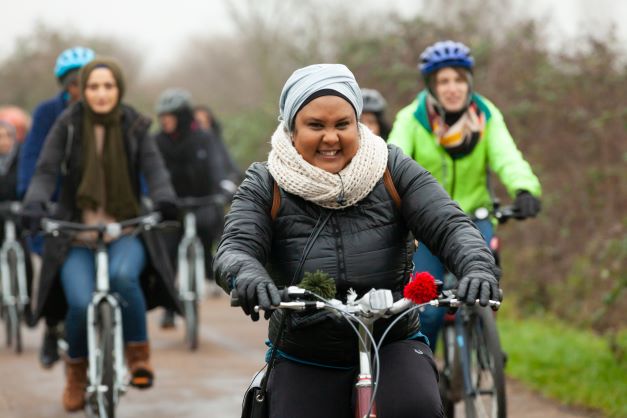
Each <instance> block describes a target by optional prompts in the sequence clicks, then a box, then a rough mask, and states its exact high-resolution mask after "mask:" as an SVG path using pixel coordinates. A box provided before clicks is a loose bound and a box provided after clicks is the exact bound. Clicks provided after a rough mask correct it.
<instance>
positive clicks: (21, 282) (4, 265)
mask: <svg viewBox="0 0 627 418" xmlns="http://www.w3.org/2000/svg"><path fill="white" fill-rule="evenodd" d="M20 209H21V205H20V203H19V202H4V203H2V204H1V205H0V216H1V217H2V218H3V219H4V242H3V243H2V247H0V281H1V282H2V283H1V286H0V292H2V294H1V296H0V315H1V316H2V319H3V320H4V324H5V332H6V344H7V347H11V346H12V347H13V349H14V350H15V352H16V353H18V354H19V353H21V352H22V322H23V318H24V314H25V310H26V307H27V306H28V303H29V297H28V289H27V287H26V286H27V285H26V259H25V255H24V250H23V249H22V246H21V244H20V243H19V241H18V240H17V228H16V221H17V219H18V217H19V214H20Z"/></svg>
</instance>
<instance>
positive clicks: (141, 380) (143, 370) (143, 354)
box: [126, 341, 154, 389]
mask: <svg viewBox="0 0 627 418" xmlns="http://www.w3.org/2000/svg"><path fill="white" fill-rule="evenodd" d="M126 362H127V364H128V369H129V372H130V373H131V385H132V386H135V387H136V388H139V389H147V388H149V387H151V386H152V381H153V380H154V371H153V369H152V366H151V365H150V345H149V344H148V341H145V342H140V343H128V344H126Z"/></svg>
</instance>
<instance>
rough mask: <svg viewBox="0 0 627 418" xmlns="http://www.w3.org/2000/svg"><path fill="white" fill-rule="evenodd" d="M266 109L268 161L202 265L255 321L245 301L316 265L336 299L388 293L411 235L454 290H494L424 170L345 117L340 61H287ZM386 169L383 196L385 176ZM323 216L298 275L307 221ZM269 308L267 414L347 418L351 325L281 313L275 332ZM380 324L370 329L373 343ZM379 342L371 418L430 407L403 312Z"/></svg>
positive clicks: (492, 273)
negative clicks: (270, 129) (271, 108)
mask: <svg viewBox="0 0 627 418" xmlns="http://www.w3.org/2000/svg"><path fill="white" fill-rule="evenodd" d="M279 110H280V114H281V116H280V123H279V126H278V128H277V130H276V131H275V132H274V134H273V136H272V151H271V152H270V155H269V157H268V162H267V163H255V164H253V165H252V166H251V167H250V168H249V169H248V171H247V173H246V179H245V180H244V182H243V183H242V185H241V186H240V188H239V191H238V192H237V194H236V195H235V198H234V200H233V205H232V206H231V211H230V212H229V214H228V215H227V218H226V225H225V231H224V235H223V237H222V241H221V243H220V246H219V248H218V251H217V255H216V259H215V263H214V269H215V272H216V274H215V277H216V278H217V279H218V281H219V282H220V284H221V285H222V287H223V288H224V289H225V290H227V291H231V290H234V292H235V293H236V294H237V296H238V298H239V300H240V302H241V304H242V307H243V309H244V312H245V313H246V314H247V315H250V316H251V318H252V319H253V320H257V319H259V315H258V314H257V313H256V312H255V311H254V310H253V307H254V306H255V305H260V306H261V307H262V308H264V309H268V310H266V311H265V312H266V317H268V316H269V315H268V312H270V310H269V308H270V306H271V305H276V304H278V303H279V301H280V297H279V293H278V290H277V287H284V286H287V285H289V284H290V283H291V282H292V281H293V282H294V283H298V282H300V280H301V279H302V276H303V272H315V271H317V270H321V271H322V272H324V273H326V274H328V275H329V276H330V277H332V278H333V279H334V280H335V283H336V289H337V293H336V295H335V297H336V298H338V299H341V300H346V295H347V292H348V290H349V289H351V288H352V289H354V290H355V291H356V292H357V293H358V294H359V295H362V294H363V293H365V292H367V291H368V290H370V289H371V288H379V289H381V288H386V289H391V290H392V291H393V293H394V295H395V298H400V297H402V296H401V292H402V289H403V286H404V285H405V284H406V283H407V282H408V280H409V277H410V273H411V271H412V262H411V255H412V254H413V250H414V248H413V240H412V239H411V238H410V236H411V234H413V236H415V237H417V238H419V239H420V240H421V241H422V242H424V243H425V244H426V245H428V246H429V248H431V249H432V250H433V251H434V252H435V253H437V254H439V255H440V257H441V259H442V260H444V262H445V263H446V265H447V267H448V268H449V269H450V270H451V271H452V272H453V273H455V274H456V275H457V276H458V277H462V278H463V279H462V280H461V284H460V288H459V294H460V297H462V298H464V299H466V300H469V301H471V300H472V301H474V300H475V299H477V298H479V299H480V300H481V302H482V303H483V304H486V303H487V300H488V298H492V299H495V298H498V281H497V278H498V269H497V268H496V266H495V265H494V259H493V258H492V255H491V254H490V251H489V250H488V248H487V247H486V245H485V243H484V241H483V239H482V238H481V235H480V234H479V232H478V231H477V229H476V228H475V227H474V226H473V224H472V222H471V221H470V219H469V218H468V217H467V216H466V215H464V213H463V212H462V211H461V210H460V209H459V207H458V206H457V205H456V204H455V203H454V202H453V201H452V200H451V199H450V197H449V196H448V195H447V194H446V192H444V190H443V189H442V188H441V187H440V186H439V185H438V183H437V181H436V180H435V179H434V178H433V177H432V176H431V175H430V174H429V173H428V172H427V171H426V170H424V169H423V168H422V167H420V166H419V165H418V164H417V163H415V162H414V161H413V160H412V159H410V158H409V157H407V156H405V155H403V153H402V152H401V151H400V149H399V148H397V147H395V146H391V145H386V144H385V142H384V141H383V139H381V138H380V137H378V136H376V135H374V134H373V133H372V132H371V131H370V130H369V129H368V128H367V127H366V126H365V125H362V124H360V123H358V120H359V116H360V114H361V111H362V96H361V91H360V89H359V86H358V85H357V82H356V81H355V78H354V76H353V74H352V73H351V72H350V71H349V70H348V68H346V67H345V66H343V65H339V64H318V65H312V66H309V67H305V68H301V69H299V70H297V71H296V72H294V74H293V75H292V76H291V77H290V78H289V79H288V80H287V83H286V84H285V87H284V88H283V91H282V93H281V98H280V101H279ZM388 173H389V175H390V177H391V179H392V181H393V183H394V186H393V188H392V190H393V191H391V190H390V187H389V185H388V187H386V185H384V181H383V178H384V175H385V176H388ZM395 194H397V196H394V195H395ZM393 196H394V197H393ZM399 196H400V199H399V198H398V197H399ZM327 217H328V221H327V222H326V223H323V225H324V226H323V227H322V230H321V232H320V234H319V236H318V238H317V239H316V240H315V241H314V242H313V244H310V245H311V250H310V251H309V252H308V255H307V257H306V259H305V261H304V264H303V268H302V270H301V271H297V265H298V264H299V263H298V261H299V259H300V258H301V255H302V254H303V251H304V248H305V246H306V245H307V242H308V238H309V236H310V234H311V232H312V230H314V229H316V227H319V225H320V223H321V222H320V221H321V220H322V219H325V218H327ZM266 266H267V267H268V270H266ZM268 271H270V272H271V274H272V277H271V276H270V274H269V273H268ZM282 315H283V314H282V313H281V312H280V311H276V312H275V313H274V314H272V318H271V320H270V327H269V339H270V343H271V344H276V345H277V347H278V356H279V358H278V360H277V361H276V363H275V367H274V368H273V369H272V371H271V372H270V377H269V382H268V397H269V409H270V411H269V413H270V416H271V417H273V418H282V417H285V418H288V417H289V418H291V417H296V416H298V417H326V418H329V417H331V418H332V417H342V418H346V417H350V416H352V412H351V390H352V385H353V383H354V379H355V373H356V371H357V370H358V362H357V339H356V336H355V334H354V332H353V330H352V329H351V328H350V325H348V324H347V322H346V321H345V320H344V319H342V318H338V317H336V316H334V315H331V314H327V313H324V312H322V313H321V312H316V313H313V314H299V315H291V316H290V317H289V319H288V320H287V321H286V323H287V325H286V327H285V330H284V332H283V335H282V337H281V338H280V341H277V335H278V333H279V329H278V328H279V324H280V323H281V317H282ZM379 322H381V321H379ZM383 322H385V321H383ZM387 324H389V322H386V323H383V324H380V325H381V328H378V327H377V326H375V337H376V338H379V337H380V333H381V330H382V329H383V328H384V327H385V325H387ZM386 341H387V343H386V344H385V345H384V346H383V348H382V349H381V352H380V360H381V368H380V370H381V375H380V380H379V389H378V391H377V406H378V413H379V414H380V416H382V417H390V416H393V417H412V418H413V417H416V416H421V417H440V416H442V415H443V412H442V404H441V401H440V397H439V393H438V385H437V372H436V368H435V364H434V362H433V358H432V353H431V351H430V349H429V347H428V345H427V344H426V339H425V337H424V335H423V334H421V333H420V323H419V319H418V315H417V314H414V315H406V316H405V318H404V319H403V320H401V321H400V322H399V323H398V324H397V325H396V326H395V327H394V328H393V330H392V332H391V333H390V335H388V337H386Z"/></svg>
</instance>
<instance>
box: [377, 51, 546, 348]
mask: <svg viewBox="0 0 627 418" xmlns="http://www.w3.org/2000/svg"><path fill="white" fill-rule="evenodd" d="M473 66H474V59H473V58H472V56H471V55H470V50H469V49H468V47H466V46H465V45H464V44H462V43H459V42H453V41H442V42H436V43H435V44H433V45H432V46H429V47H428V48H427V49H425V51H424V52H423V53H422V54H421V55H420V63H419V65H418V68H419V69H420V72H421V73H422V76H423V79H424V82H425V86H426V88H425V89H424V90H423V91H421V92H420V93H419V94H418V96H417V97H416V99H415V100H414V101H413V102H412V103H411V104H410V105H409V106H407V107H405V108H403V109H402V110H401V111H400V112H399V113H398V114H397V116H396V120H395V122H394V125H393V127H392V132H391V133H390V137H389V140H388V141H389V143H391V144H394V145H397V146H399V147H400V148H402V149H403V151H404V152H405V153H406V154H407V155H409V156H411V157H412V158H413V159H415V160H416V161H417V162H418V163H419V164H421V165H422V166H423V167H424V168H426V169H427V170H428V171H430V172H431V174H433V176H434V177H435V178H436V179H437V180H438V181H439V182H440V183H441V184H442V186H443V187H444V189H446V191H447V192H448V193H449V194H450V195H451V197H452V198H453V199H454V200H455V201H457V202H458V203H459V205H460V207H461V208H462V210H463V211H464V212H466V213H468V214H473V213H474V212H475V210H477V209H478V208H491V207H492V198H491V193H490V188H489V183H488V178H489V172H490V171H492V172H495V173H496V174H497V175H498V177H499V178H500V180H501V182H502V183H503V184H504V185H505V187H506V189H507V191H508V193H509V195H510V196H511V197H512V198H513V199H514V206H515V208H516V212H517V217H518V218H521V219H523V218H528V217H534V216H536V215H537V213H538V212H539V211H540V200H539V197H540V193H541V188H540V183H539V181H538V178H537V177H536V176H535V175H534V174H533V172H532V170H531V167H530V166H529V164H528V163H527V162H526V161H525V160H524V158H523V156H522V154H521V153H520V151H519V150H518V148H517V147H516V144H515V143H514V140H513V139H512V136H511V135H510V133H509V131H508V130H507V126H506V125H505V121H504V120H503V115H502V114H501V112H500V111H499V110H498V109H497V108H496V106H495V105H494V104H493V103H492V102H490V101H489V100H487V99H486V98H485V97H483V96H481V95H479V94H477V93H476V92H475V91H474V90H473V78H472V70H473ZM475 224H476V226H477V227H478V228H479V230H480V231H481V233H482V234H483V236H484V238H485V239H486V242H487V243H489V241H490V239H491V238H492V236H493V224H492V223H491V221H489V220H481V221H476V222H475ZM433 250H437V249H433ZM469 256H472V255H469ZM414 266H415V267H414V268H415V270H416V271H429V272H431V274H433V275H434V276H435V277H436V278H437V279H440V280H442V279H443V276H444V268H443V266H442V264H441V263H440V261H439V260H438V259H437V258H436V257H434V256H433V255H432V254H431V252H430V249H428V248H427V247H426V246H425V245H419V247H418V250H417V251H416V253H415V254H414ZM444 313H445V310H443V309H437V308H434V309H431V310H426V311H425V312H424V313H423V314H421V322H422V329H423V332H424V333H425V334H426V335H427V336H428V337H429V341H430V344H431V346H432V348H434V347H435V341H436V338H437V333H438V330H439V329H440V327H441V325H442V321H443V318H444Z"/></svg>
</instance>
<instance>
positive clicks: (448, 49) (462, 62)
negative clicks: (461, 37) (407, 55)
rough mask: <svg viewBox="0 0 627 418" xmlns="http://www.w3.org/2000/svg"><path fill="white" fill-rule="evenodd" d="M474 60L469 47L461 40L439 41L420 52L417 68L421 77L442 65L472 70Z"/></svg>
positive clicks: (442, 66) (426, 75)
mask: <svg viewBox="0 0 627 418" xmlns="http://www.w3.org/2000/svg"><path fill="white" fill-rule="evenodd" d="M474 64H475V60H474V58H473V57H472V55H470V49H469V48H468V47H467V46H466V45H464V44H463V43H461V42H454V41H440V42H436V43H435V44H433V45H431V46H429V47H427V49H425V50H424V51H423V53H422V54H420V62H419V63H418V69H419V70H420V72H421V73H422V75H423V77H425V78H427V77H428V76H429V75H431V74H432V73H434V72H435V71H437V70H439V69H440V68H444V67H461V68H466V69H467V70H469V71H472V67H473V66H474Z"/></svg>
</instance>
